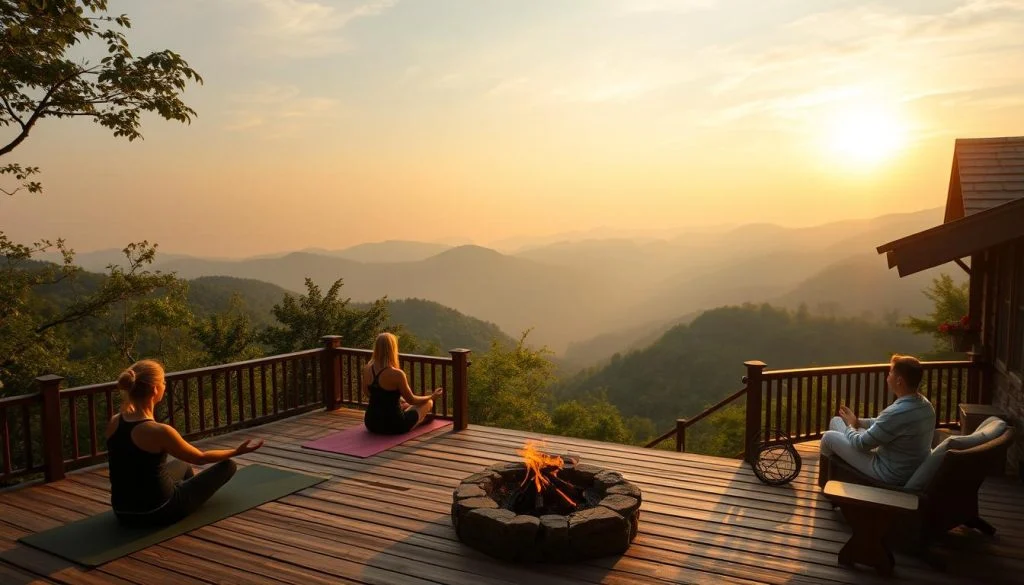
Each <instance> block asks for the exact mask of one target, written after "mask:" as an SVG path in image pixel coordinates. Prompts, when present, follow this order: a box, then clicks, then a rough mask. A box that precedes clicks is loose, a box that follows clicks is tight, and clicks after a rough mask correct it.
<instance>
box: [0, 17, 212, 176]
mask: <svg viewBox="0 0 1024 585" xmlns="http://www.w3.org/2000/svg"><path fill="white" fill-rule="evenodd" d="M106 10H107V1H106V0H0V71H2V72H3V75H2V76H0V126H2V127H4V128H5V129H9V130H10V133H9V134H8V135H7V136H5V137H3V138H2V139H0V157H3V156H5V155H7V154H9V153H10V152H11V151H13V150H14V149H15V148H17V147H18V146H19V145H20V144H21V143H22V142H24V141H25V139H26V138H28V136H29V134H30V133H31V132H32V130H33V129H34V128H35V127H36V125H37V124H38V122H39V121H40V120H42V119H43V118H74V117H86V118H92V119H93V121H95V122H96V123H97V124H100V125H101V126H103V127H105V128H109V129H110V130H112V131H113V133H114V135H115V136H123V137H125V138H127V139H128V140H135V139H136V138H141V137H142V133H141V120H140V116H141V114H142V113H143V112H153V113H156V114H158V115H160V116H161V117H163V118H164V119H167V120H177V121H179V122H191V120H192V118H193V117H194V116H195V115H196V113H195V111H194V110H193V109H192V108H190V107H188V106H187V105H185V103H184V102H183V101H182V100H181V98H180V93H181V92H182V91H183V90H184V89H185V86H186V85H187V84H188V83H189V82H190V81H192V82H196V83H202V78H201V77H200V76H199V74H198V73H197V72H196V71H195V70H194V69H192V68H191V67H190V66H189V65H188V63H187V62H186V61H185V60H184V59H182V58H181V56H180V55H178V54H177V53H175V52H173V51H169V50H163V51H155V52H152V53H149V54H148V55H143V56H136V55H133V54H132V52H131V49H130V47H129V46H128V41H127V39H126V38H125V34H124V31H126V30H127V29H129V28H130V27H131V22H130V21H129V20H128V17H127V16H124V15H121V16H108V15H107V14H106ZM89 41H94V42H95V44H98V43H102V45H103V46H105V52H106V55H105V56H104V57H102V58H100V59H99V60H98V61H92V60H89V59H86V58H77V59H76V58H74V57H73V56H72V55H73V54H74V53H79V54H81V53H89V52H94V51H96V50H97V49H98V47H95V46H93V44H92V43H89ZM36 173H38V168H35V167H22V166H19V165H17V164H6V165H3V166H0V174H9V175H14V177H15V179H17V180H18V181H19V182H20V184H19V186H18V187H17V188H14V189H3V192H4V193H5V194H7V195H11V194H13V193H15V192H17V191H19V190H21V189H25V190H27V191H29V192H38V191H40V190H41V185H40V184H39V183H38V182H34V181H30V180H28V178H29V176H31V175H33V174H36Z"/></svg>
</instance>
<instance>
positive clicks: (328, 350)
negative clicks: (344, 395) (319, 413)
mask: <svg viewBox="0 0 1024 585" xmlns="http://www.w3.org/2000/svg"><path fill="white" fill-rule="evenodd" d="M320 342H321V343H323V345H324V351H323V353H322V354H320V383H321V385H322V391H323V403H324V409H326V410H336V409H337V408H338V405H339V404H340V403H341V356H340V355H339V352H338V350H339V349H341V336H340V335H324V336H323V337H321V338H320Z"/></svg>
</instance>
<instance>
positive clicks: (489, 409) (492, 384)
mask: <svg viewBox="0 0 1024 585" xmlns="http://www.w3.org/2000/svg"><path fill="white" fill-rule="evenodd" d="M528 334H529V332H526V333H523V335H522V336H521V337H520V338H519V341H518V342H517V343H516V344H515V345H514V346H511V347H507V346H503V345H502V344H501V343H500V342H499V341H497V340H494V341H492V342H491V348H490V350H488V351H487V352H486V353H484V354H481V355H479V356H474V358H473V366H472V367H471V368H470V373H469V420H471V421H474V422H479V424H484V425H492V426H496V427H501V428H506V429H520V430H528V431H537V432H545V431H547V430H548V429H549V427H550V425H551V417H550V416H549V415H548V412H547V409H546V408H545V405H546V403H547V400H548V398H549V394H548V385H549V383H550V382H551V381H552V379H553V376H552V370H553V367H554V366H553V365H552V364H551V361H550V360H549V359H548V356H550V355H551V352H550V351H548V350H547V349H545V348H541V349H532V348H530V347H529V346H527V345H526V337H527V335H528Z"/></svg>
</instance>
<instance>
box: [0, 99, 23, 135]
mask: <svg viewBox="0 0 1024 585" xmlns="http://www.w3.org/2000/svg"><path fill="white" fill-rule="evenodd" d="M0 99H2V100H3V102H4V109H5V110H7V113H8V114H10V115H11V118H13V119H14V121H15V122H17V123H18V125H19V126H21V129H22V130H24V129H25V122H24V121H22V119H21V118H19V117H18V114H15V113H14V109H13V108H11V103H10V102H8V101H7V96H0Z"/></svg>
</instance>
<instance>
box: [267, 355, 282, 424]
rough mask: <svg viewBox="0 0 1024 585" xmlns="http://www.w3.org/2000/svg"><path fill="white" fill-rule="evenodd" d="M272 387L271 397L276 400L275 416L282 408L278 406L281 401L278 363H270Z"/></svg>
mask: <svg viewBox="0 0 1024 585" xmlns="http://www.w3.org/2000/svg"><path fill="white" fill-rule="evenodd" d="M270 386H271V395H272V396H273V398H274V414H277V413H278V412H279V411H280V409H281V408H280V406H278V404H277V403H278V400H280V399H281V396H280V392H278V386H277V361H273V362H271V363H270Z"/></svg>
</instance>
